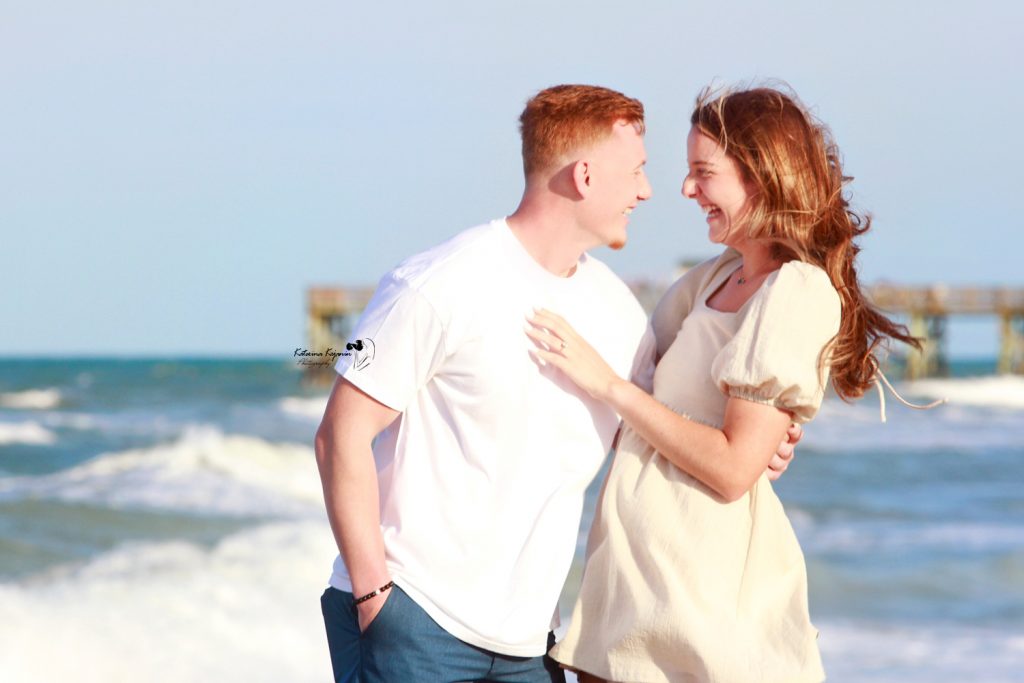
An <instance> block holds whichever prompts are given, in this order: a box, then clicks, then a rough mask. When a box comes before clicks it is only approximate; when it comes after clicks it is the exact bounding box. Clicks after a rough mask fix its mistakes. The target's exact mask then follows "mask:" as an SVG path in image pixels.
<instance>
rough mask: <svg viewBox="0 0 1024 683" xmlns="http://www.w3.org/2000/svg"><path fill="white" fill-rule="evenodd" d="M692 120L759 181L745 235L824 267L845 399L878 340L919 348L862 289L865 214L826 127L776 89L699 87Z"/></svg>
mask: <svg viewBox="0 0 1024 683" xmlns="http://www.w3.org/2000/svg"><path fill="white" fill-rule="evenodd" d="M690 123H691V124H692V125H693V126H694V127H695V128H696V129H697V130H699V131H700V132H701V133H703V134H704V135H707V136H708V137H710V138H711V139H712V140H715V141H716V142H717V143H718V144H719V146H720V147H721V148H722V149H723V150H724V151H725V153H726V154H727V155H728V156H729V157H731V158H732V159H733V160H735V161H736V163H737V164H738V165H739V167H740V170H741V172H742V174H743V176H744V179H745V180H747V181H748V182H751V183H753V184H754V185H755V186H756V187H757V191H756V193H755V194H754V195H752V196H751V197H750V199H749V200H748V201H749V203H748V211H747V213H746V215H745V216H744V220H743V223H742V225H741V226H740V229H745V230H746V233H747V235H746V236H747V237H748V238H749V239H752V240H764V241H768V242H770V243H771V244H772V251H773V256H775V257H776V258H778V259H780V260H782V261H792V260H800V261H804V262H807V263H811V264H814V265H816V266H818V267H820V268H821V269H822V270H824V271H825V272H826V273H828V276H829V279H830V280H831V281H832V286H833V287H835V289H836V291H837V292H838V293H839V297H840V299H841V301H842V319H841V322H840V326H839V333H838V334H837V335H836V337H835V338H834V339H833V340H832V343H831V346H830V349H829V354H830V366H831V371H832V372H831V374H832V385H833V387H835V390H836V393H837V394H838V395H839V396H840V397H842V398H844V399H847V400H849V399H851V398H858V397H860V396H861V395H863V393H864V391H865V390H866V389H867V388H868V387H869V386H871V384H872V383H873V382H874V378H875V373H876V371H877V370H878V359H877V358H876V357H875V351H876V349H877V348H878V346H879V345H880V344H881V343H882V342H883V341H885V340H886V339H898V340H899V341H902V342H905V343H907V344H910V345H912V346H915V347H918V348H920V340H919V339H917V338H916V337H912V336H911V335H910V334H909V332H908V331H907V328H906V327H905V326H903V325H898V324H896V323H894V322H893V321H891V320H889V318H887V317H886V316H885V315H883V314H882V313H881V312H880V311H879V310H878V309H876V308H874V307H873V306H872V305H871V304H870V303H869V302H868V301H867V299H866V298H865V297H864V294H863V292H861V289H860V283H859V282H858V280H857V268H856V258H857V254H858V252H860V247H859V246H857V245H856V244H855V243H854V238H856V237H859V236H861V235H863V234H864V233H865V232H867V231H868V229H869V228H870V227H871V217H870V216H868V215H866V214H865V215H861V214H858V213H856V212H854V211H853V210H852V209H851V208H850V203H849V200H848V198H847V197H846V196H844V195H843V187H844V185H845V184H846V183H848V182H849V181H851V180H853V179H852V178H850V177H847V176H845V175H843V169H842V164H841V161H840V157H839V149H838V148H837V147H836V145H835V142H834V141H833V140H832V134H831V132H830V131H829V129H828V128H827V127H826V126H825V125H824V124H822V123H821V122H819V121H817V120H815V119H814V118H813V117H812V116H811V114H810V113H809V112H808V111H807V109H806V108H805V107H804V106H803V105H802V104H801V103H800V101H799V100H798V99H797V98H796V96H795V95H792V94H786V93H783V92H780V91H779V90H776V89H773V88H754V89H751V90H735V91H727V92H725V93H721V94H719V93H714V92H712V91H711V90H710V89H708V88H705V89H704V91H702V92H701V93H700V95H698V96H697V102H696V106H695V107H694V111H693V115H692V116H691V117H690Z"/></svg>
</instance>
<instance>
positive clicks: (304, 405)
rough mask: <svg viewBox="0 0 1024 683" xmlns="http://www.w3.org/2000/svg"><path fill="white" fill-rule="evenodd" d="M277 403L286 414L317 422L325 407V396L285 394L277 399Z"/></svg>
mask: <svg viewBox="0 0 1024 683" xmlns="http://www.w3.org/2000/svg"><path fill="white" fill-rule="evenodd" d="M277 405H278V407H279V408H280V409H281V411H282V412H283V413H285V414H286V415H290V416H293V417H300V418H303V419H307V420H311V421H315V422H319V421H320V418H322V417H323V416H324V409H325V408H326V407H327V396H312V397H300V396H287V397H285V398H282V399H281V400H280V401H278V404H277Z"/></svg>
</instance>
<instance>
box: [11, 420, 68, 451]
mask: <svg viewBox="0 0 1024 683" xmlns="http://www.w3.org/2000/svg"><path fill="white" fill-rule="evenodd" d="M56 442H57V435H56V434H54V433H53V432H51V431H50V430H48V429H46V428H44V427H43V426H42V425H40V424H39V423H37V422H0V446H2V445H4V444H15V443H24V444H33V445H40V446H46V445H49V444H53V443H56Z"/></svg>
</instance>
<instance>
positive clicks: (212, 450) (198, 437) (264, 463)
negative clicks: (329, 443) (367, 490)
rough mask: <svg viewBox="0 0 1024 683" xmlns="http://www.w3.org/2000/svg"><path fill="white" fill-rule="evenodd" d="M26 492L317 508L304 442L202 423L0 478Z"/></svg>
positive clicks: (251, 512)
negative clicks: (166, 436)
mask: <svg viewBox="0 0 1024 683" xmlns="http://www.w3.org/2000/svg"><path fill="white" fill-rule="evenodd" d="M26 497H33V498H44V499H46V498H52V499H57V500H62V501H65V502H88V503H93V504H101V505H108V506H111V507H116V508H126V507H127V508H131V507H141V508H151V509H167V510H178V511H185V512H189V513H198V514H223V515H235V516H257V517H263V516H268V515H271V516H274V515H283V516H295V515H300V516H307V515H311V514H318V513H321V512H322V509H323V498H322V493H321V487H320V481H319V475H318V473H317V469H316V463H315V459H314V456H313V451H312V449H311V448H309V447H308V446H300V445H294V444H276V443H270V442H268V441H264V440H262V439H257V438H253V437H249V436H234V435H231V436H229V435H224V434H222V433H221V432H220V431H218V430H217V429H214V428H210V427H204V428H193V429H190V430H188V431H186V432H185V434H184V435H182V436H181V437H180V438H179V439H177V440H176V441H174V442H172V443H168V444H162V445H158V446H153V447H149V448H141V449H134V450H128V451H122V452H118V453H109V454H104V455H100V456H97V457H96V458H94V459H92V460H90V461H88V462H85V463H83V464H81V465H78V466H76V467H73V468H70V469H67V470H62V471H60V472H56V473H53V474H48V475H42V476H20V477H7V478H2V479H0V500H18V499H23V498H26Z"/></svg>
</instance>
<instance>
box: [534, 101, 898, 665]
mask: <svg viewBox="0 0 1024 683" xmlns="http://www.w3.org/2000/svg"><path fill="white" fill-rule="evenodd" d="M691 124H692V128H691V130H690V134H689V137H688V139H687V155H688V158H689V173H688V175H687V176H686V179H685V181H684V183H683V194H684V195H685V196H686V197H688V198H690V199H693V200H694V201H696V202H697V203H698V205H699V206H700V207H701V209H702V210H703V211H704V212H705V213H706V215H707V223H708V232H709V237H710V239H711V241H712V242H715V243H718V244H723V245H725V246H726V247H728V249H726V251H725V252H724V253H723V254H722V255H721V256H719V257H718V258H715V259H712V260H710V261H708V262H706V263H704V264H702V265H700V266H698V267H697V268H694V269H693V270H691V271H689V272H688V273H687V274H686V275H684V276H683V277H682V278H681V279H680V280H679V281H678V282H677V283H676V284H675V285H673V286H672V288H671V289H670V290H669V291H668V292H667V293H666V295H665V296H664V298H663V299H662V301H661V302H660V303H659V305H658V307H657V310H656V311H655V314H654V318H653V321H652V322H653V325H654V329H655V333H656V337H657V368H656V370H655V373H654V385H653V396H652V395H649V394H647V393H646V392H645V391H644V390H643V389H641V388H640V387H638V386H636V385H634V384H631V383H630V382H628V381H627V380H625V379H623V378H620V377H618V376H616V375H615V374H614V373H613V372H612V371H611V370H610V369H609V368H608V366H607V365H606V364H605V363H604V361H603V360H602V359H601V358H600V357H599V356H598V355H597V354H596V353H595V352H594V351H593V350H592V349H591V348H590V346H589V345H588V344H587V343H586V341H585V340H583V339H581V338H580V337H579V336H578V335H577V334H576V333H575V332H574V331H573V330H572V328H571V327H569V326H568V325H567V324H566V323H565V321H564V320H562V319H561V318H560V317H558V316H557V315H555V314H553V313H550V312H547V311H541V312H539V313H538V314H537V315H536V316H535V317H534V318H533V319H532V321H531V322H532V328H531V330H530V331H529V334H530V336H531V337H532V338H533V339H534V340H535V341H536V342H537V343H538V347H539V348H538V350H537V352H536V353H537V356H538V357H539V358H540V359H541V361H542V362H546V363H550V364H552V365H554V366H555V367H557V368H559V369H560V370H561V371H563V372H564V373H565V374H566V375H567V376H568V377H569V378H571V379H572V380H573V381H574V382H576V383H577V384H578V385H580V386H581V387H582V388H584V389H585V390H586V391H588V392H589V393H590V394H591V395H592V396H593V397H595V398H596V399H599V400H602V401H605V402H607V403H608V404H610V405H611V406H613V407H614V408H615V410H616V411H617V412H618V413H619V414H620V415H621V416H622V418H623V421H624V429H623V432H622V434H621V438H620V440H619V445H618V449H617V452H616V456H615V460H614V464H613V466H612V469H611V471H610V472H609V474H608V479H607V481H606V483H605V489H604V491H603V494H602V497H601V503H600V504H599V509H598V511H597V514H596V517H595V519H594V524H593V527H592V529H591V535H590V540H589V545H588V550H587V568H586V572H585V575H584V579H583V583H582V585H581V588H580V595H579V599H578V601H577V603H576V607H575V609H574V612H573V618H572V624H571V626H570V629H569V631H568V633H567V634H566V636H565V638H564V639H563V640H562V642H561V643H560V644H559V645H558V646H556V647H555V648H554V649H553V650H552V656H553V657H554V658H555V659H557V660H559V661H560V662H562V663H563V664H564V665H566V666H568V667H571V668H574V669H578V670H579V671H580V675H581V681H591V680H598V681H599V680H602V679H606V680H611V681H629V682H638V681H643V682H655V681H673V682H676V681H687V682H690V681H695V682H696V681H715V682H725V683H730V682H736V683H754V682H756V681H765V682H773V681H774V682H779V683H782V682H785V683H800V682H803V681H820V680H823V679H824V671H823V669H822V666H821V660H820V657H819V654H818V649H817V645H816V638H817V631H816V630H815V628H814V627H813V626H812V624H811V622H810V619H809V615H808V609H807V581H806V570H805V567H804V561H803V555H802V553H801V551H800V548H799V545H798V544H797V540H796V537H795V535H794V534H793V531H792V528H791V527H790V525H789V522H788V520H787V519H786V516H785V513H784V511H783V508H782V505H781V503H780V502H779V500H778V498H777V497H776V495H775V493H774V491H773V490H772V487H771V484H770V483H769V482H768V480H767V478H766V477H764V476H762V473H763V472H764V470H765V467H766V464H767V463H768V461H769V459H770V458H771V456H772V454H773V453H774V451H775V449H776V446H777V444H778V443H779V442H780V441H782V440H783V436H784V434H785V432H786V429H787V426H788V425H789V424H790V421H795V422H797V423H803V422H807V421H808V420H810V419H811V418H812V417H814V414H815V413H816V412H817V410H818V407H819V405H820V403H821V400H822V396H823V393H824V389H825V382H826V381H827V378H828V375H829V372H830V371H831V379H832V384H833V386H834V388H835V390H836V393H838V394H839V395H840V396H841V397H843V398H845V399H852V398H856V397H859V396H861V395H862V394H863V393H864V391H865V389H866V388H867V387H869V386H870V385H871V384H872V383H873V382H874V380H875V373H876V370H877V361H876V359H875V357H874V351H875V349H876V347H877V346H878V344H879V343H880V342H881V341H882V340H883V339H885V338H886V337H891V338H895V339H899V340H901V341H904V342H907V343H911V344H916V340H915V339H913V338H912V337H910V336H909V335H908V334H907V332H906V330H905V328H902V327H900V326H897V325H895V324H893V323H892V322H891V321H889V320H888V319H887V318H885V317H884V316H883V315H881V314H880V313H879V312H877V311H876V310H874V309H873V308H872V307H871V306H870V305H869V304H868V303H867V301H866V300H865V299H864V297H863V295H862V293H861V291H860V288H859V285H858V282H857V272H856V269H855V264H854V258H855V256H856V254H857V252H858V247H857V246H855V245H854V243H853V239H854V238H855V237H856V236H858V235H860V234H862V233H863V232H865V231H866V230H867V229H868V225H869V221H868V220H866V219H862V218H861V217H860V216H858V215H857V214H855V213H853V212H852V211H851V210H850V208H849V205H848V202H847V200H846V198H844V196H843V193H842V187H843V184H844V182H845V181H846V180H848V179H847V178H845V177H844V176H843V172H842V169H841V167H840V161H839V157H838V150H837V149H836V147H835V145H834V144H833V143H832V141H831V137H830V134H829V132H828V131H827V129H826V128H825V127H824V126H822V125H821V124H818V123H816V122H815V121H814V120H813V119H812V118H811V116H810V115H809V114H808V113H807V111H806V110H805V109H804V108H803V107H802V106H801V105H800V104H799V103H798V101H797V100H796V98H795V97H791V96H788V95H786V94H784V93H782V92H780V91H778V90H774V89H768V88H760V89H753V90H746V91H734V92H728V93H726V94H724V95H721V96H718V97H712V96H711V95H710V94H709V92H708V91H707V90H705V92H704V93H702V94H701V96H699V97H698V99H697V105H696V108H695V110H694V112H693V115H692V117H691Z"/></svg>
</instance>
